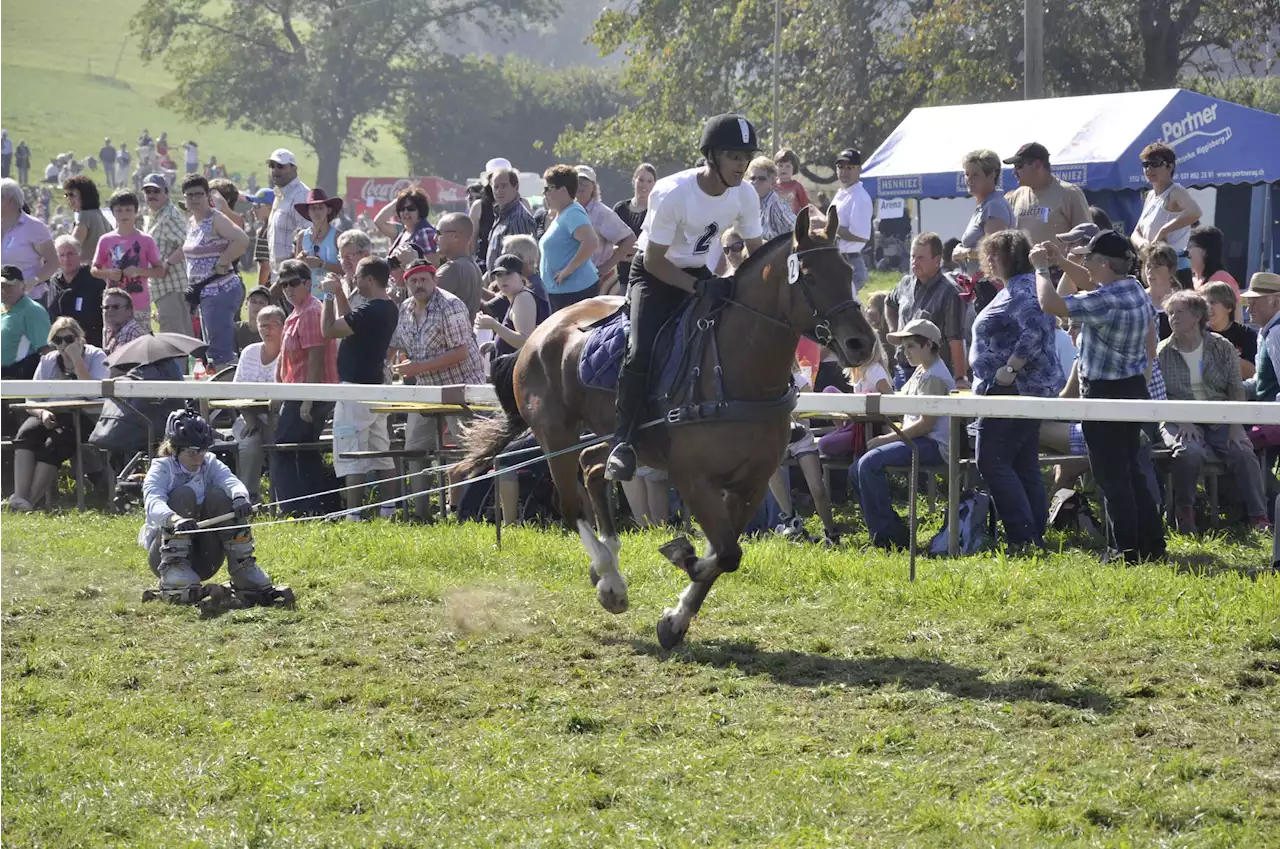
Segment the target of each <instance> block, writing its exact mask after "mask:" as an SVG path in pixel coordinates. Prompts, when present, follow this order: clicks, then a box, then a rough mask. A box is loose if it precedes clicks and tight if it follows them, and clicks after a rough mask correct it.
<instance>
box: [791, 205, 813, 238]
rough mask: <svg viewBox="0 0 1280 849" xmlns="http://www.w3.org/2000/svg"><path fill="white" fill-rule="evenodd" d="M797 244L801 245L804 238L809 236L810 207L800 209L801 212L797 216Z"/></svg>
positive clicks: (794, 231)
mask: <svg viewBox="0 0 1280 849" xmlns="http://www.w3.org/2000/svg"><path fill="white" fill-rule="evenodd" d="M792 232H793V233H794V235H795V243H796V246H797V247H799V246H800V243H801V241H802V240H804V239H807V238H809V207H807V206H806V207H805V208H804V209H802V210H800V214H799V215H797V216H796V226H795V230H793V231H792Z"/></svg>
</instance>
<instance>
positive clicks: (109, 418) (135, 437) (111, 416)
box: [89, 359, 183, 454]
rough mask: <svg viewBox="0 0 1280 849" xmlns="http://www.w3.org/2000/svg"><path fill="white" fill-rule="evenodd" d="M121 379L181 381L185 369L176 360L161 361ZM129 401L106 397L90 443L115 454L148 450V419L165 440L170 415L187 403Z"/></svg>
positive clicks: (149, 399)
mask: <svg viewBox="0 0 1280 849" xmlns="http://www.w3.org/2000/svg"><path fill="white" fill-rule="evenodd" d="M120 379H121V380H172V381H180V380H182V369H181V368H180V367H179V366H178V361H177V360H176V359H167V360H160V361H159V362H156V363H148V364H146V365H140V366H137V367H135V368H134V369H132V370H130V371H129V372H128V373H127V374H125V375H124V376H123V377H122V378H120ZM126 400H127V399H120V400H117V399H115V398H106V399H104V400H103V402H102V413H101V414H100V415H99V416H98V422H97V424H95V425H94V426H93V432H92V433H90V434H89V444H90V445H93V446H94V447H95V448H101V449H103V450H105V451H110V452H113V453H115V452H119V453H124V454H132V453H134V452H136V451H148V450H150V446H148V445H147V421H148V420H150V422H151V429H152V433H153V435H154V436H155V438H156V439H157V440H159V439H163V438H164V426H165V422H166V421H167V420H168V418H169V414H170V413H171V412H173V411H175V410H179V409H182V407H183V402H182V401H181V400H180V399H174V398H135V399H133V400H132V401H129V402H128V403H126Z"/></svg>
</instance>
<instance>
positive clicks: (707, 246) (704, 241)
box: [693, 221, 720, 254]
mask: <svg viewBox="0 0 1280 849" xmlns="http://www.w3.org/2000/svg"><path fill="white" fill-rule="evenodd" d="M719 232H720V225H719V224H718V223H716V222H715V221H712V222H711V223H710V224H708V225H707V229H706V230H703V231H702V235H701V236H700V237H698V241H697V242H695V243H694V245H693V252H694V253H695V254H705V253H706V252H707V251H709V250H711V240H712V239H714V238H715V237H716V234H717V233H719Z"/></svg>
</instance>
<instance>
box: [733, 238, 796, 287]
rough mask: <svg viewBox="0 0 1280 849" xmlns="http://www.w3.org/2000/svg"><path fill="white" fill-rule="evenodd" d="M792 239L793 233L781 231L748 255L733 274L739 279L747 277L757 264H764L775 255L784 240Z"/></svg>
mask: <svg viewBox="0 0 1280 849" xmlns="http://www.w3.org/2000/svg"><path fill="white" fill-rule="evenodd" d="M791 239H792V234H791V233H781V234H779V235H777V236H774V237H773V238H772V239H770V240H769V241H767V242H765V243H764V244H763V245H761V246H760V250H758V251H756V252H755V253H753V254H752V255H751V256H749V257H747V258H746V260H745V261H744V262H743V263H742V265H740V266H739V267H738V271H737V273H736V274H734V275H733V276H734V277H736V278H738V279H739V280H742V279H745V277H746V275H748V274H752V273H754V272H755V271H756V270H757V269H756V267H757V266H761V265H764V264H765V263H766V262H768V261H769V257H771V256H772V255H773V252H774V251H775V250H776V249H777V248H778V246H779V245H781V244H782V243H783V242H790V241H791Z"/></svg>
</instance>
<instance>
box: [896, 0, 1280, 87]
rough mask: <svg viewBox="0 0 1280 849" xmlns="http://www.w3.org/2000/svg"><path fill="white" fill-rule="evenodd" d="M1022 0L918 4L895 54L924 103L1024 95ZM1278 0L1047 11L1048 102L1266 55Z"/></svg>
mask: <svg viewBox="0 0 1280 849" xmlns="http://www.w3.org/2000/svg"><path fill="white" fill-rule="evenodd" d="M1022 8H1023V0H913V2H912V5H911V15H910V17H909V20H908V22H907V24H906V26H905V28H904V33H903V38H902V39H901V40H900V41H899V42H898V43H897V44H896V46H895V53H896V56H897V58H898V59H899V60H900V61H901V62H902V66H903V69H904V71H905V73H906V74H908V75H909V76H911V77H913V78H914V79H915V80H916V82H917V83H922V82H927V84H928V85H927V92H926V95H925V99H926V102H929V103H955V102H975V101H983V100H989V99H993V98H1000V99H1009V98H1016V97H1020V96H1021V93H1022V78H1023V67H1022V47H1023V39H1022ZM1277 25H1280V0H1072V2H1070V3H1049V4H1046V6H1045V24H1044V29H1045V53H1044V61H1045V90H1046V91H1047V92H1048V93H1049V95H1050V96H1059V97H1061V96H1069V95H1080V94H1104V93H1111V92H1117V91H1134V90H1142V89H1162V88H1173V87H1175V86H1177V85H1178V78H1179V76H1180V75H1182V74H1185V73H1187V72H1192V71H1194V72H1196V73H1197V74H1200V75H1204V74H1208V75H1211V76H1212V75H1215V73H1214V72H1215V70H1218V69H1215V67H1214V66H1215V64H1217V63H1218V62H1219V55H1220V51H1227V52H1228V53H1229V54H1230V55H1231V56H1232V58H1233V61H1234V62H1236V63H1245V64H1249V63H1251V62H1254V61H1257V60H1259V59H1261V57H1262V48H1263V47H1264V46H1265V45H1266V43H1267V40H1268V38H1269V34H1270V32H1271V31H1272V30H1273V28H1274V27H1275V26H1277Z"/></svg>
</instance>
